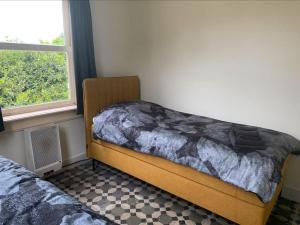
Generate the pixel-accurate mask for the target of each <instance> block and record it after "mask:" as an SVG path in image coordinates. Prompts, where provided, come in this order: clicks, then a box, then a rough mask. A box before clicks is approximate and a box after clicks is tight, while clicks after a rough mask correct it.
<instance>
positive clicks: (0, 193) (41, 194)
mask: <svg viewBox="0 0 300 225" xmlns="http://www.w3.org/2000/svg"><path fill="white" fill-rule="evenodd" d="M0 224H12V225H20V224H22V225H26V224H28V225H41V224H47V225H59V224H63V225H79V224H80V225H113V224H114V223H112V222H110V221H109V220H107V219H106V218H104V217H103V216H100V215H98V214H96V213H95V212H93V211H92V210H91V209H89V208H88V207H86V206H85V205H83V204H81V203H80V202H78V201H77V200H75V199H74V198H72V197H71V196H69V195H67V194H66V193H64V192H63V191H61V190H60V189H58V188H57V187H55V186H54V185H53V184H51V183H49V182H47V181H45V180H42V179H40V178H39V177H38V176H37V175H35V174H34V173H32V172H30V171H28V170H26V169H25V168H24V167H23V166H21V165H19V164H17V163H15V162H13V161H12V160H9V159H6V158H4V157H2V156H0Z"/></svg>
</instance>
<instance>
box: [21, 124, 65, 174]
mask: <svg viewBox="0 0 300 225" xmlns="http://www.w3.org/2000/svg"><path fill="white" fill-rule="evenodd" d="M24 134H25V145H26V146H25V147H26V159H27V168H28V169H29V170H31V171H33V172H35V173H36V174H38V175H39V176H44V175H47V174H50V173H52V172H54V171H56V170H59V169H61V167H62V157H61V146H60V138H59V127H58V125H49V126H44V127H35V128H30V129H26V130H25V131H24Z"/></svg>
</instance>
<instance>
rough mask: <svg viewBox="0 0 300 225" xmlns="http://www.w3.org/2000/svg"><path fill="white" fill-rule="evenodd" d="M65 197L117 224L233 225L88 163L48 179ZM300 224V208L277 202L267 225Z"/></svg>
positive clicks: (104, 166) (201, 209) (145, 184)
mask: <svg viewBox="0 0 300 225" xmlns="http://www.w3.org/2000/svg"><path fill="white" fill-rule="evenodd" d="M49 181H50V182H52V183H54V184H56V185H57V186H58V187H60V188H61V189H63V190H64V191H65V192H66V193H68V194H70V195H72V196H74V197H75V198H77V199H78V200H79V201H81V202H82V203H84V204H86V205H87V206H88V207H90V208H91V209H93V210H94V211H96V212H98V213H99V214H101V215H104V216H106V217H107V218H109V219H111V220H112V221H114V222H115V223H117V224H129V225H136V224H149V225H161V224H171V225H176V224H191V225H192V224H199V225H229V224H234V223H232V222H230V221H228V220H226V219H224V218H222V217H220V216H218V215H215V214H213V213H211V212H209V211H207V210H205V209H203V208H200V207H198V206H195V205H193V204H191V203H188V202H186V201H184V200H182V199H180V198H178V197H175V196H174V195H171V194H169V193H167V192H164V191H162V190H160V189H158V188H156V187H153V186H152V185H149V184H147V183H145V182H143V181H140V180H138V179H136V178H133V177H131V176H129V175H127V174H125V173H122V172H121V171H118V170H116V169H113V168H111V167H109V166H106V165H104V164H101V163H98V166H97V169H96V170H94V171H93V170H92V167H91V162H87V163H84V164H81V165H78V166H76V167H74V168H70V169H67V170H66V171H65V172H64V173H62V174H59V175H57V176H54V177H52V178H50V179H49ZM296 224H300V204H297V203H295V202H291V201H288V200H285V199H280V200H279V201H278V203H277V206H276V207H275V209H274V211H273V212H272V215H271V217H270V219H269V222H268V225H296Z"/></svg>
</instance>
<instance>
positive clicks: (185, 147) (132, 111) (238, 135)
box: [93, 101, 300, 202]
mask: <svg viewBox="0 0 300 225" xmlns="http://www.w3.org/2000/svg"><path fill="white" fill-rule="evenodd" d="M93 133H94V137H95V138H98V139H101V140H104V141H108V142H111V143H114V144H118V145H121V146H124V147H127V148H130V149H133V150H136V151H139V152H143V153H147V154H152V155H155V156H159V157H163V158H165V159H168V160H171V161H173V162H175V163H179V164H183V165H186V166H189V167H192V168H194V169H196V170H198V171H201V172H204V173H207V174H209V175H212V176H214V177H217V178H219V179H221V180H223V181H225V182H228V183H231V184H233V185H236V186H238V187H240V188H243V189H244V190H246V191H251V192H253V193H256V194H257V195H258V196H259V197H260V198H261V200H262V201H263V202H268V201H270V200H271V198H272V196H273V194H274V192H275V190H276V187H277V185H278V183H279V182H280V179H281V169H282V166H283V163H284V161H285V159H286V158H287V156H288V155H289V154H290V153H295V154H299V153H300V142H299V141H298V140H297V139H295V138H293V137H292V136H290V135H288V134H284V133H280V132H277V131H273V130H268V129H263V128H259V127H253V126H247V125H241V124H234V123H229V122H224V121H220V120H215V119H212V118H207V117H202V116H195V115H191V114H187V113H182V112H177V111H174V110H171V109H167V108H164V107H162V106H160V105H157V104H153V103H149V102H144V101H136V102H127V103H120V104H115V105H112V106H110V107H107V108H106V109H104V110H102V111H101V113H100V114H99V115H97V116H96V117H94V120H93Z"/></svg>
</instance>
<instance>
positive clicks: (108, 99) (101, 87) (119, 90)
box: [83, 76, 140, 145]
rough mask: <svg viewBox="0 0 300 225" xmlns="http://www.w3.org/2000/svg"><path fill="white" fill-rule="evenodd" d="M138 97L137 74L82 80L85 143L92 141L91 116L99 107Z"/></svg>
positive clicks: (98, 110)
mask: <svg viewBox="0 0 300 225" xmlns="http://www.w3.org/2000/svg"><path fill="white" fill-rule="evenodd" d="M139 99H140V82H139V78H138V77H137V76H126V77H99V78H92V79H86V80H84V82H83V101H84V103H83V105H84V122H85V129H86V143H87V145H88V144H90V143H91V141H92V124H93V117H94V116H96V115H97V114H98V113H99V112H100V110H101V109H103V108H104V107H106V106H109V105H112V104H114V103H119V102H124V101H134V100H139Z"/></svg>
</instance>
